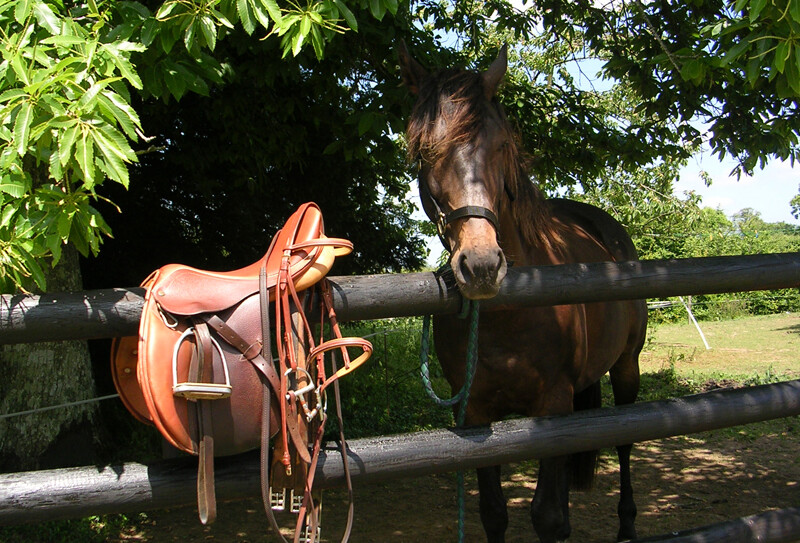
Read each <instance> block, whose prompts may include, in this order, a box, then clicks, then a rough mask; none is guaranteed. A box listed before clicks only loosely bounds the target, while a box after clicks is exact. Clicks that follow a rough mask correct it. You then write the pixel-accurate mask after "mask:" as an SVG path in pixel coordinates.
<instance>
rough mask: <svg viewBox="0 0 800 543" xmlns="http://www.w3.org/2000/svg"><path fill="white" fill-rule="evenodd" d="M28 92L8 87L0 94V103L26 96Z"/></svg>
mask: <svg viewBox="0 0 800 543" xmlns="http://www.w3.org/2000/svg"><path fill="white" fill-rule="evenodd" d="M27 96H28V93H27V92H25V91H24V90H22V89H9V90H7V91H6V92H4V93H3V94H0V103H5V102H10V101H11V100H14V99H16V98H22V97H27Z"/></svg>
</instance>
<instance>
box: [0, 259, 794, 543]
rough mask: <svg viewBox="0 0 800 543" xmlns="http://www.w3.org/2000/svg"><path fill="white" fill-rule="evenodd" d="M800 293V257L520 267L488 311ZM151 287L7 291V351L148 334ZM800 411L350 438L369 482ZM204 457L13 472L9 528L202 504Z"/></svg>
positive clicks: (688, 402) (339, 289) (438, 295)
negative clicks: (199, 465) (198, 484)
mask: <svg viewBox="0 0 800 543" xmlns="http://www.w3.org/2000/svg"><path fill="white" fill-rule="evenodd" d="M330 280H331V283H332V286H333V292H334V306H335V307H336V311H337V314H338V315H339V318H340V320H342V321H348V320H367V319H377V318H384V317H398V316H410V315H423V314H446V313H455V312H457V311H459V309H460V305H461V297H460V295H459V294H458V292H457V289H455V287H454V285H453V283H452V278H448V277H447V276H440V275H437V274H435V273H414V274H403V275H374V276H361V277H332V278H330ZM797 287H800V253H784V254H772V255H751V256H736V257H714V258H701V259H682V260H661V261H658V260H653V261H641V262H620V263H607V262H604V263H590V264H572V265H563V266H541V267H537V266H533V267H524V268H512V269H511V270H509V273H508V276H507V277H506V280H505V281H504V283H503V287H502V289H501V291H500V293H499V294H498V296H497V297H496V298H494V299H492V300H488V301H485V302H483V303H482V309H483V310H487V311H492V310H502V309H506V308H510V307H514V306H521V305H557V304H567V303H579V302H593V301H600V300H621V299H638V298H652V297H664V296H678V295H690V294H712V293H721V292H738V291H749V290H772V289H779V288H797ZM142 296H143V290H142V289H139V288H132V289H109V290H97V291H90V292H78V293H62V294H46V295H41V296H2V299H1V300H0V344H9V343H24V342H37V341H53V340H64V339H95V338H103V337H117V336H124V335H132V334H135V333H136V328H137V324H138V321H139V316H140V314H141V308H142V303H143V299H142ZM794 415H800V381H789V382H784V383H777V384H772V385H764V386H760V387H752V388H746V389H738V390H725V391H714V392H709V393H705V394H699V395H695V396H687V397H684V398H678V399H673V400H665V401H658V402H649V403H642V404H636V405H633V406H624V407H617V408H606V409H599V410H593V411H585V412H580V413H577V414H574V415H570V416H565V417H541V418H537V419H521V420H514V421H506V422H500V423H496V424H493V425H491V426H489V427H480V428H465V429H449V430H435V431H430V432H420V433H416V434H407V435H400V436H388V437H380V438H374V439H366V440H354V441H352V442H351V443H350V448H349V451H348V455H347V462H348V464H349V467H350V470H351V471H352V473H353V478H354V480H356V481H359V482H366V481H377V480H389V479H392V478H398V477H410V476H420V475H425V474H431V473H440V472H447V471H454V470H458V469H467V468H474V467H479V466H484V465H493V464H498V463H508V462H514V461H518V460H522V459H528V458H541V457H546V456H553V455H560V454H568V453H571V452H576V451H580V450H587V449H594V448H598V447H609V446H614V445H617V444H621V443H630V442H639V441H647V440H652V439H661V438H664V437H670V436H675V435H683V434H688V433H695V432H701V431H706V430H711V429H717V428H724V427H729V426H735V425H739V424H748V423H752V422H757V421H762V420H769V419H773V418H780V417H786V416H794ZM217 464H218V465H217V470H216V473H217V493H218V496H219V499H220V500H233V499H239V498H244V497H249V496H257V495H258V494H259V493H260V488H259V482H258V481H259V462H258V459H257V457H256V455H254V454H247V455H241V456H237V457H230V458H221V459H218V461H217ZM195 470H196V460H195V459H193V458H186V459H181V460H173V461H162V462H157V463H153V464H149V465H145V464H137V463H126V464H120V465H111V466H105V467H102V468H97V467H85V468H70V469H63V470H49V471H41V472H28V473H15V474H2V475H0V525H4V524H18V523H30V522H40V521H44V520H54V519H61V518H74V517H80V516H86V515H89V514H102V513H112V512H127V511H142V510H147V509H160V508H164V507H167V506H175V505H179V504H190V503H193V502H194V500H195V497H196V496H195V491H196V489H195V474H196V471H195ZM342 479H343V467H342V458H341V456H340V454H339V453H338V451H336V450H327V451H325V453H324V455H323V457H322V459H321V461H320V464H319V467H318V472H317V476H316V483H315V484H317V485H319V486H320V487H321V488H325V487H331V486H336V485H339V484H341V482H342ZM798 540H800V509H797V508H792V509H787V510H783V511H769V512H766V513H761V514H759V515H754V516H752V517H746V518H743V519H736V520H733V521H729V522H726V523H720V524H718V525H713V526H709V527H705V528H700V529H695V530H689V531H686V532H681V533H679V534H671V535H669V536H662V537H657V538H649V539H646V540H642V543H644V542H655V541H659V542H660V541H671V542H673V543H688V542H693V543H700V542H703V543H711V542H722V541H740V542H749V541H759V542H782V541H798Z"/></svg>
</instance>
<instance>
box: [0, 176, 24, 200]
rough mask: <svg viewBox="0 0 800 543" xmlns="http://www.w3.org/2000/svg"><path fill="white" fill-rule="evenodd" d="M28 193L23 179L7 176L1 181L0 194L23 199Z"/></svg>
mask: <svg viewBox="0 0 800 543" xmlns="http://www.w3.org/2000/svg"><path fill="white" fill-rule="evenodd" d="M27 191H28V187H27V186H26V183H25V182H24V180H22V179H12V176H11V175H5V176H3V178H2V179H0V192H3V193H5V194H8V195H10V196H13V197H14V198H22V197H23V196H25V193H26V192H27Z"/></svg>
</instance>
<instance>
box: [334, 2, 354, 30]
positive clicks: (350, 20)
mask: <svg viewBox="0 0 800 543" xmlns="http://www.w3.org/2000/svg"><path fill="white" fill-rule="evenodd" d="M334 3H335V4H336V7H337V8H338V9H339V11H340V12H341V13H342V17H344V20H345V21H347V26H349V27H350V29H351V30H354V31H356V32H358V21H357V20H356V17H355V15H353V12H352V11H350V8H348V7H347V5H346V4H345V3H344V2H343V1H342V0H334Z"/></svg>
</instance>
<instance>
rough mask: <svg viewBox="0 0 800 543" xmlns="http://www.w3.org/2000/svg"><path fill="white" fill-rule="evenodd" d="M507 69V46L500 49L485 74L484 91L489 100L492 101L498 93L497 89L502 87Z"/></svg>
mask: <svg viewBox="0 0 800 543" xmlns="http://www.w3.org/2000/svg"><path fill="white" fill-rule="evenodd" d="M506 68H508V45H507V44H506V45H503V47H502V48H501V49H500V52H499V53H498V54H497V58H496V59H495V60H494V62H492V65H491V66H489V69H488V70H486V71H485V72H483V90H484V92H485V93H486V98H487V99H489V100H491V99H492V98H493V97H494V95H495V93H497V88H498V87H499V86H500V82H501V81H502V80H503V76H504V75H506Z"/></svg>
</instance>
